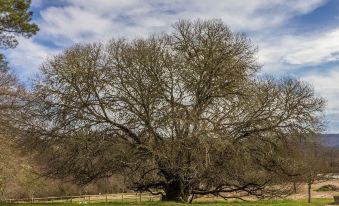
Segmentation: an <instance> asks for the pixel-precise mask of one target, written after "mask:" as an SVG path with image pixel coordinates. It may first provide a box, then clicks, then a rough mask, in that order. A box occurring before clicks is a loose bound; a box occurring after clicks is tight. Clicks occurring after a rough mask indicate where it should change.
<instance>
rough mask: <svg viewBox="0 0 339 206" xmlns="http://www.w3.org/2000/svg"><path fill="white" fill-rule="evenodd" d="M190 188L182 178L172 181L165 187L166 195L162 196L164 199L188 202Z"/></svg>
mask: <svg viewBox="0 0 339 206" xmlns="http://www.w3.org/2000/svg"><path fill="white" fill-rule="evenodd" d="M189 196H190V194H189V189H188V187H187V186H185V185H184V184H183V182H182V181H180V180H173V181H171V182H170V183H169V184H168V185H167V187H166V188H165V195H164V196H163V197H162V200H163V201H174V202H188V199H189Z"/></svg>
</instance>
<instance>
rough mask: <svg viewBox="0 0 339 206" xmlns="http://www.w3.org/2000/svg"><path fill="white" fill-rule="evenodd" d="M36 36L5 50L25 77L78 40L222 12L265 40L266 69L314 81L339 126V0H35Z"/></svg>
mask: <svg viewBox="0 0 339 206" xmlns="http://www.w3.org/2000/svg"><path fill="white" fill-rule="evenodd" d="M31 9H32V10H33V12H34V22H35V23H37V24H38V25H39V27H40V32H39V33H38V35H36V36H35V37H33V38H32V39H24V38H20V41H19V42H20V44H19V46H18V47H17V48H16V49H14V50H6V51H4V52H5V54H6V56H7V58H8V59H9V61H10V64H11V66H12V68H13V69H14V71H15V72H16V73H17V74H18V75H19V76H20V78H21V79H22V80H23V81H26V80H28V79H29V78H31V77H32V76H33V75H34V74H36V73H37V72H38V71H39V65H40V64H41V63H42V62H43V61H44V60H46V58H48V57H49V56H51V55H55V54H58V53H60V52H62V50H63V49H64V48H67V47H69V46H71V45H72V44H75V43H81V42H93V41H107V40H109V39H111V38H115V37H125V38H134V37H146V36H148V35H149V34H151V33H154V32H167V31H170V29H171V24H173V23H174V22H175V21H177V20H178V19H197V18H200V19H210V18H219V19H222V20H223V21H224V22H225V23H226V24H227V25H229V26H230V27H231V29H232V30H233V31H237V32H244V33H246V34H247V35H248V36H249V37H250V38H251V39H252V40H253V42H254V43H255V44H257V45H258V48H259V52H258V61H259V62H260V63H261V64H262V65H263V68H262V72H263V73H268V74H273V75H276V76H280V75H288V76H293V77H296V78H299V79H301V80H305V81H308V82H310V83H311V84H312V85H313V86H314V88H315V91H316V93H317V94H318V95H321V96H323V97H325V98H327V100H328V103H327V109H326V119H327V121H328V124H327V132H328V133H339V0H208V1H207V0H168V1H163V0H33V1H32V7H31Z"/></svg>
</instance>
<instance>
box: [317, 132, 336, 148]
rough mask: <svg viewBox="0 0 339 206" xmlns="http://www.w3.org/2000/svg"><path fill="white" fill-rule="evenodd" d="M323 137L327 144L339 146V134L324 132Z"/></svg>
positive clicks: (324, 142)
mask: <svg viewBox="0 0 339 206" xmlns="http://www.w3.org/2000/svg"><path fill="white" fill-rule="evenodd" d="M321 138H323V140H321V142H323V144H324V145H325V146H329V147H335V148H339V134H322V135H321Z"/></svg>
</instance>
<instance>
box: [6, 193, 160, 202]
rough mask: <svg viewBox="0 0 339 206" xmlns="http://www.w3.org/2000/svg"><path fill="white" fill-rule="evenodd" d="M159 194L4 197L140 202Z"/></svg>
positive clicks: (152, 198) (157, 198) (29, 199)
mask: <svg viewBox="0 0 339 206" xmlns="http://www.w3.org/2000/svg"><path fill="white" fill-rule="evenodd" d="M159 199H160V196H156V195H152V194H150V193H119V194H103V195H79V196H61V197H31V198H22V199H4V200H2V202H6V203H25V202H26V203H48V202H60V203H66V202H76V203H91V202H113V201H114V202H118V201H120V202H142V201H158V200H159Z"/></svg>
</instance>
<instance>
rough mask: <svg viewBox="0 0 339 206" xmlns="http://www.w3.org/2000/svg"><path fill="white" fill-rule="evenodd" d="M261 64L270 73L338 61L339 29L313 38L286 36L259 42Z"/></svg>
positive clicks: (315, 35) (318, 34) (313, 35)
mask: <svg viewBox="0 0 339 206" xmlns="http://www.w3.org/2000/svg"><path fill="white" fill-rule="evenodd" d="M259 45H260V48H259V61H260V62H261V63H262V64H263V65H265V67H264V69H265V70H266V71H268V72H272V71H277V70H279V69H281V68H282V67H285V68H286V65H285V64H287V65H288V66H287V67H288V68H290V69H293V68H299V67H300V66H306V65H318V64H322V63H327V62H333V61H338V60H339V27H338V28H334V29H331V30H330V31H324V32H322V33H316V34H310V35H306V34H303V35H285V36H278V37H274V38H266V39H261V40H259Z"/></svg>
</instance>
